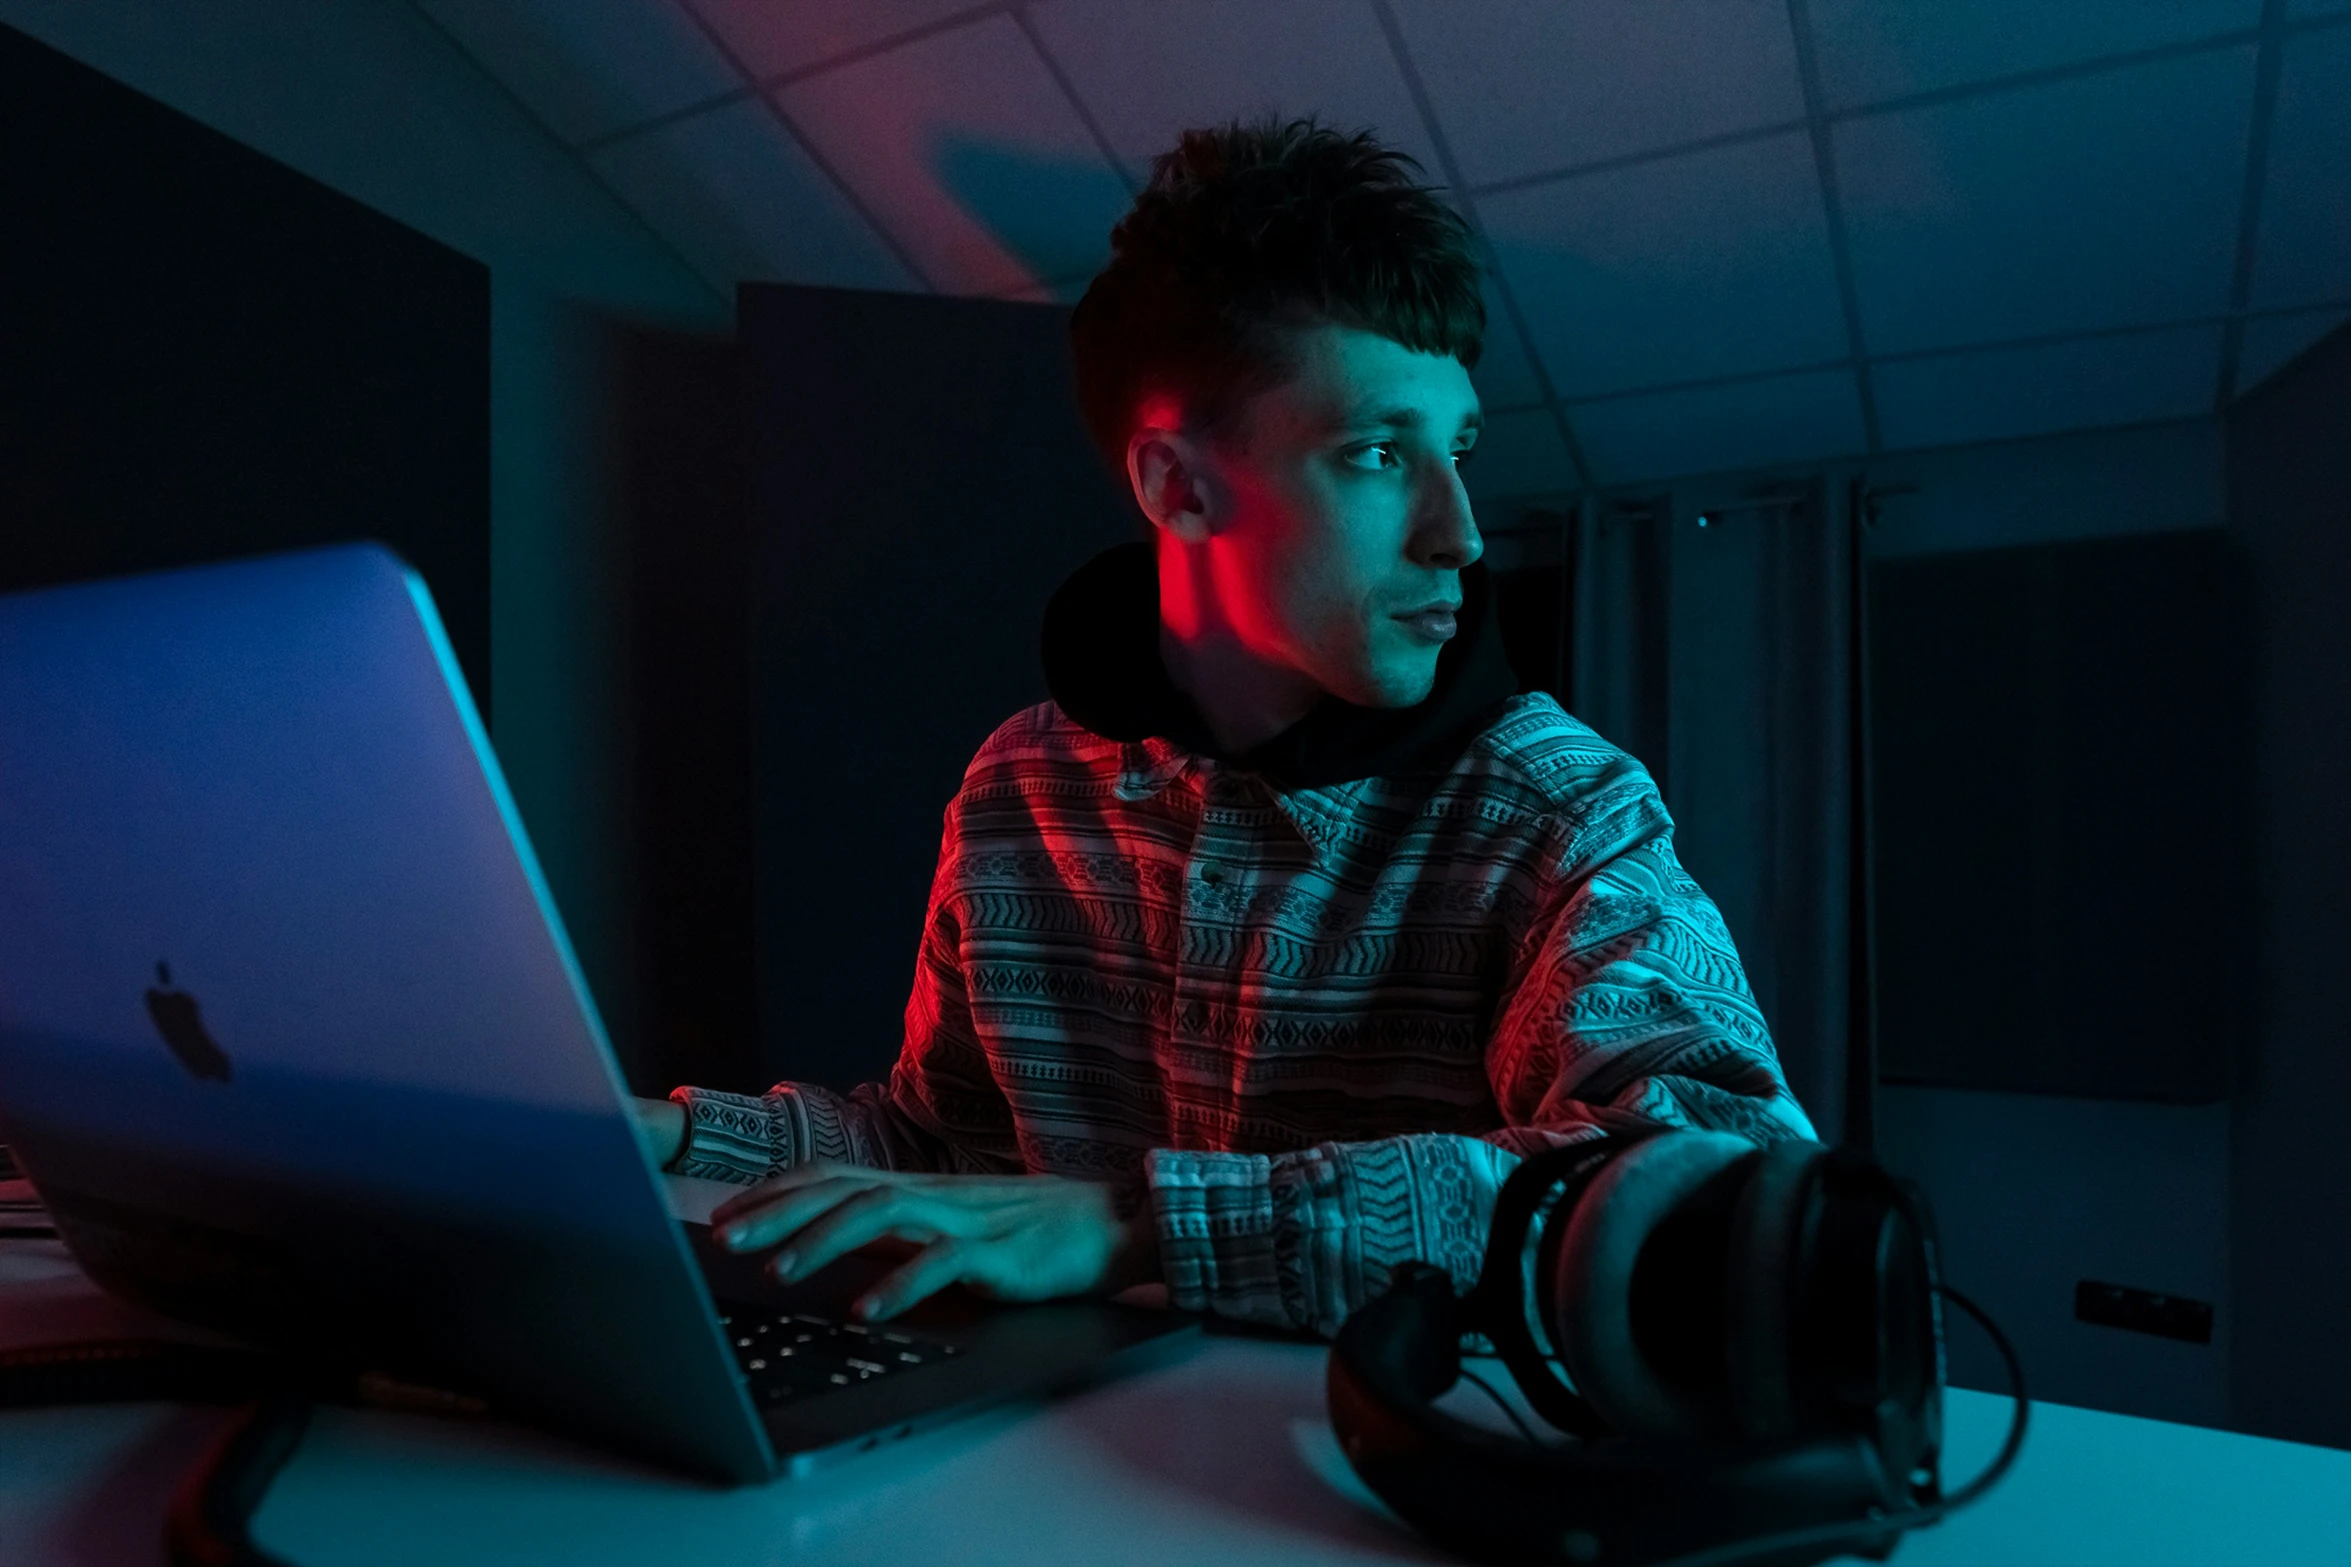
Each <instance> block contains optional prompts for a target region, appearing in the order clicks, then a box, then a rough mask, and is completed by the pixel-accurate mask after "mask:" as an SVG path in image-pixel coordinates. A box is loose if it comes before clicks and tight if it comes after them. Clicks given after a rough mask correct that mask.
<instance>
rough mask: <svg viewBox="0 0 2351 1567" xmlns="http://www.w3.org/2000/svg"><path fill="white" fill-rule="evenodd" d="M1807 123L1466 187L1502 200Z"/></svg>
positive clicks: (1750, 129)
mask: <svg viewBox="0 0 2351 1567" xmlns="http://www.w3.org/2000/svg"><path fill="white" fill-rule="evenodd" d="M1810 123H1811V122H1810V121H1808V120H1801V119H1798V120H1775V121H1773V122H1772V123H1771V124H1769V125H1750V126H1745V127H1742V128H1741V129H1739V130H1735V131H1722V132H1719V133H1717V134H1715V135H1712V136H1701V137H1699V138H1698V139H1697V140H1695V141H1680V142H1674V143H1672V144H1671V145H1669V146H1664V147H1644V148H1642V149H1641V150H1640V151H1638V152H1620V153H1617V154H1614V155H1613V156H1611V157H1606V158H1594V159H1592V160H1591V161H1590V162H1588V163H1570V164H1565V165H1563V166H1561V167H1559V168H1556V169H1540V170H1537V171H1536V172H1535V173H1533V174H1513V175H1511V176H1510V177H1509V178H1508V179H1500V180H1494V181H1492V182H1490V183H1488V184H1484V185H1472V186H1468V187H1465V189H1466V190H1467V192H1468V194H1470V195H1471V196H1477V197H1485V196H1503V195H1510V194H1513V193H1515V192H1518V191H1522V190H1532V189H1534V188H1535V187H1537V186H1541V185H1552V184H1557V183H1560V182H1562V181H1566V180H1573V179H1581V178H1583V177H1584V176H1585V175H1587V174H1613V173H1615V172H1616V171H1617V170H1619V169H1632V168H1638V167H1640V166H1641V165H1642V164H1644V163H1663V162H1666V161H1667V160H1669V159H1673V158H1680V157H1686V156H1688V155H1690V154H1692V153H1699V152H1718V151H1720V150H1722V149H1723V148H1726V147H1743V146H1745V145H1747V144H1748V143H1749V142H1758V141H1769V140H1771V139H1772V138H1773V137H1774V136H1785V135H1787V134H1789V133H1790V132H1791V131H1800V130H1803V129H1804V128H1805V126H1806V125H1808V124H1810Z"/></svg>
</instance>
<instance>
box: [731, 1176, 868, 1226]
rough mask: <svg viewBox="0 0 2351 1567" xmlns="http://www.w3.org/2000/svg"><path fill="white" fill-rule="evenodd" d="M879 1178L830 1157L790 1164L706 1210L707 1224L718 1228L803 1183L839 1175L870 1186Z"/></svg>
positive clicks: (829, 1178) (812, 1184)
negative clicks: (708, 1218) (708, 1219)
mask: <svg viewBox="0 0 2351 1567" xmlns="http://www.w3.org/2000/svg"><path fill="white" fill-rule="evenodd" d="M879 1177H880V1172H878V1171H874V1170H866V1169H861V1168H859V1167H858V1166H856V1165H853V1164H836V1163H835V1162H833V1161H832V1160H830V1159H813V1160H810V1161H809V1162H808V1163H806V1164H799V1165H794V1166H793V1167H792V1168H791V1169H789V1170H784V1171H781V1172H779V1173H778V1174H775V1175H771V1176H769V1177H768V1178H767V1179H766V1180H764V1181H761V1182H760V1183H759V1184H758V1185H757V1186H754V1187H752V1188H751V1189H750V1190H749V1191H747V1192H737V1193H736V1194H735V1195H734V1196H732V1197H729V1198H728V1199H727V1200H726V1201H725V1202H722V1203H720V1204H719V1205H718V1206H717V1207H715V1208H713V1209H711V1210H710V1223H711V1227H712V1228H714V1229H716V1228H721V1227H723V1226H725V1225H726V1224H727V1223H729V1222H730V1221H732V1220H735V1219H739V1218H741V1217H742V1216H743V1215H744V1214H746V1213H749V1212H750V1211H751V1210H752V1209H754V1208H762V1207H765V1206H766V1205H767V1204H769V1203H771V1202H773V1201H775V1200H776V1198H777V1197H778V1196H779V1195H781V1194H783V1193H785V1192H792V1191H797V1190H799V1189H800V1188H801V1187H803V1186H815V1185H818V1184H820V1183H822V1182H824V1181H830V1180H838V1179H843V1178H847V1179H851V1180H858V1181H862V1182H864V1183H865V1184H867V1185H871V1184H873V1182H874V1181H876V1180H878V1179H879Z"/></svg>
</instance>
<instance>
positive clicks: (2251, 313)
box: [1486, 295, 2351, 450]
mask: <svg viewBox="0 0 2351 1567" xmlns="http://www.w3.org/2000/svg"><path fill="white" fill-rule="evenodd" d="M2328 310H2343V311H2351V295H2346V296H2344V297H2342V298H2340V299H2317V300H2310V301H2307V302H2304V303H2298V304H2292V305H2270V306H2265V307H2263V308H2261V309H2257V310H2255V309H2248V310H2244V311H2240V312H2238V313H2236V314H2234V315H2205V316H2183V317H2178V318H2174V319H2170V320H2164V321H2143V322H2134V323H2132V324H2131V325H2129V326H2104V327H2093V328H2090V329H2088V330H2086V331H2079V332H2042V333H2037V334H2035V335H2032V336H2029V337H2005V338H1991V339H1987V340H1985V341H1983V342H1980V343H1976V342H1971V343H1960V344H1953V345H1949V346H1944V347H1937V348H1905V349H1898V350H1895V351H1893V352H1890V353H1877V354H1872V355H1870V356H1869V362H1870V363H1871V364H1872V365H1898V364H1910V363H1914V362H1916V361H1919V360H1924V359H1964V358H1968V357H1970V356H1972V355H1975V354H1997V353H2007V352H2011V351H2014V350H2018V349H2029V348H2057V347H2062V346H2064V345H2066V344H2069V343H2093V342H2097V341H2099V340H2100V339H2102V338H2116V337H2138V336H2142V335H2144V334H2148V333H2154V332H2172V331H2182V330H2185V329H2187V328H2190V327H2226V326H2227V325H2228V324H2229V323H2230V322H2232V321H2239V322H2244V321H2261V320H2266V319H2270V318H2274V317H2278V316H2301V315H2311V314H2314V313H2317V312H2320V311H2328ZM1850 363H1851V361H1850V360H1848V359H1844V358H1837V359H1822V360H1817V361H1814V362H1811V363H1807V364H1794V365H1780V366H1776V367H1774V368H1772V369H1769V370H1739V371H1734V372H1732V373H1731V374H1728V375H1710V376H1699V377H1697V378H1695V379H1692V380H1686V381H1657V382H1651V383H1647V384H1644V385H1640V386H1631V387H1625V388H1623V389H1621V390H1617V391H1609V392H1592V393H1585V394H1582V395H1578V396H1572V397H1562V398H1560V399H1559V401H1560V402H1561V404H1563V405H1564V406H1565V407H1567V408H1569V409H1570V410H1573V409H1577V408H1589V407H1592V406H1594V405H1597V404H1602V403H1615V402H1625V401H1629V400H1631V399H1633V398H1638V397H1667V396H1672V395H1674V394H1677V393H1681V392H1704V391H1711V390H1713V389H1714V388H1716V387H1724V386H1744V385H1752V384H1753V383H1755V382H1758V381H1777V380H1780V379H1782V378H1784V377H1789V376H1800V375H1820V374H1823V373H1825V372H1827V371H1831V370H1843V369H1846V368H1847V367H1848V366H1849V365H1850ZM1545 406H1546V405H1545V404H1544V403H1542V402H1518V403H1494V404H1489V405H1488V406H1487V408H1486V412H1487V413H1488V414H1521V413H1535V412H1537V411H1539V410H1541V409H1543V408H1544V407H1545ZM1893 449H1894V450H1909V448H1907V447H1902V448H1893Z"/></svg>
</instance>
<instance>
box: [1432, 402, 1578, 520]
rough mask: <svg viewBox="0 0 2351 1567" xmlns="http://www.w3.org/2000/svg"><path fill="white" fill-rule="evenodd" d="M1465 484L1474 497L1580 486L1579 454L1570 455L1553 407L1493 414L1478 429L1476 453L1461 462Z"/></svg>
mask: <svg viewBox="0 0 2351 1567" xmlns="http://www.w3.org/2000/svg"><path fill="white" fill-rule="evenodd" d="M1461 483H1462V487H1463V488H1465V489H1467V490H1468V491H1469V494H1470V499H1471V500H1473V501H1485V500H1493V499H1499V498H1501V497H1504V496H1511V495H1556V494H1563V493H1565V492H1567V491H1570V490H1573V489H1576V488H1578V484H1577V480H1576V471H1575V459H1573V458H1571V457H1570V456H1568V454H1567V443H1566V442H1565V441H1563V440H1561V439H1560V436H1559V422H1558V421H1557V420H1556V419H1554V418H1552V417H1551V410H1549V409H1548V408H1530V409H1526V410H1524V411H1522V412H1519V413H1508V414H1490V415H1488V416H1487V418H1486V426H1485V428H1484V429H1482V430H1480V431H1479V432H1478V444H1477V455H1475V456H1474V457H1472V458H1470V460H1469V461H1468V462H1466V463H1463V464H1462V465H1461Z"/></svg>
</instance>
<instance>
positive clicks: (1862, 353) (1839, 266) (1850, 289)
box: [1788, 0, 1886, 455]
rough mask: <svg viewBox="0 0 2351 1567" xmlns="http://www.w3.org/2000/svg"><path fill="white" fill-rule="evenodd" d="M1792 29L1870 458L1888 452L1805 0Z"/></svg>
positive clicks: (1796, 7) (1791, 1) (1796, 5)
mask: <svg viewBox="0 0 2351 1567" xmlns="http://www.w3.org/2000/svg"><path fill="white" fill-rule="evenodd" d="M1788 30H1789V32H1791V33H1792V34H1793V35H1794V37H1795V42H1796V80H1797V84H1798V88H1799V90H1800V91H1801V92H1802V93H1803V94H1804V119H1805V123H1806V126H1807V128H1808V130H1809V131H1810V133H1811V137H1812V166H1813V172H1814V173H1815V174H1817V175H1818V176H1819V178H1820V205H1821V217H1822V221H1823V222H1825V223H1826V224H1827V225H1828V237H1829V265H1830V266H1831V267H1832V268H1833V269H1834V270H1835V272H1836V276H1837V304H1838V306H1839V307H1840V308H1841V309H1842V310H1843V311H1844V312H1845V341H1846V345H1847V347H1848V349H1849V350H1850V352H1851V356H1852V363H1853V391H1854V395H1855V396H1857V397H1859V398H1860V399H1861V440H1862V445H1863V447H1864V448H1865V449H1866V450H1867V451H1869V452H1870V453H1871V454H1872V455H1875V454H1876V453H1878V452H1880V451H1882V450H1884V449H1885V444H1886V443H1885V438H1884V434H1883V432H1882V430H1881V429H1880V427H1879V424H1878V396H1877V384H1876V381H1875V379H1874V378H1873V377H1872V375H1871V374H1870V367H1869V349H1868V345H1867V343H1866V342H1865V341H1864V340H1863V338H1862V333H1861V291H1860V289H1859V287H1858V286H1857V285H1856V284H1855V283H1854V281H1853V251H1852V247H1851V246H1850V245H1848V244H1847V243H1846V242H1845V204H1844V202H1843V201H1842V200H1841V199H1840V198H1839V196H1838V194H1837V150H1836V146H1835V144H1834V142H1833V140H1832V139H1831V137H1830V134H1829V124H1828V120H1827V119H1826V117H1824V116H1823V115H1822V113H1821V107H1820V62H1819V60H1818V58H1817V57H1816V56H1815V55H1814V53H1813V47H1812V19H1811V17H1810V16H1809V15H1808V14H1806V11H1805V0H1788Z"/></svg>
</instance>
